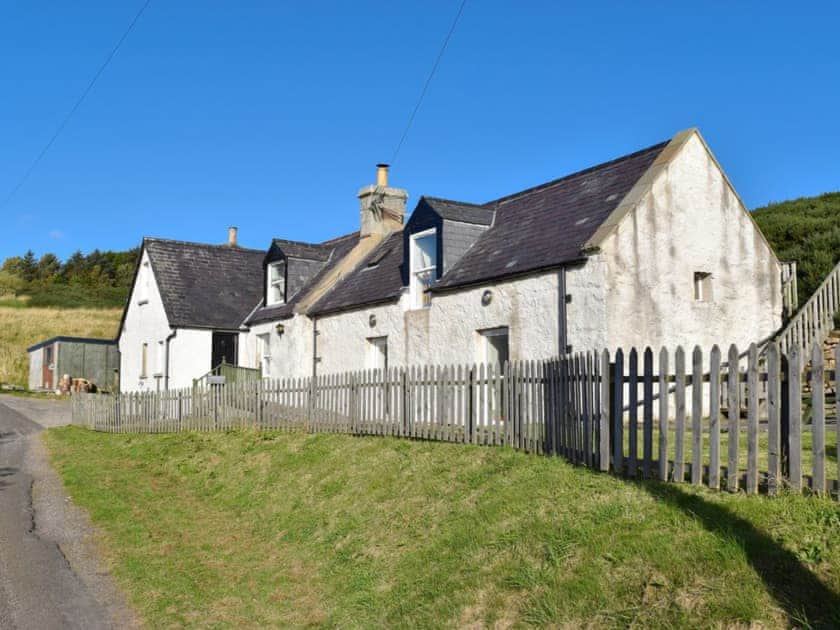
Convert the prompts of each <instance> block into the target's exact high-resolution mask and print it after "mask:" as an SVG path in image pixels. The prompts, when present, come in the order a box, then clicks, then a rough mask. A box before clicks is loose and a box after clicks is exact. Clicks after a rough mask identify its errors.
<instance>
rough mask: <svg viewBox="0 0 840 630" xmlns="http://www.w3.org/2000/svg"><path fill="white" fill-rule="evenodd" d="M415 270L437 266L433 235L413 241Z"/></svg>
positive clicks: (435, 243)
mask: <svg viewBox="0 0 840 630" xmlns="http://www.w3.org/2000/svg"><path fill="white" fill-rule="evenodd" d="M414 245H415V248H414V264H415V267H414V268H415V269H425V268H426V267H434V266H436V265H437V238H436V237H435V235H434V234H429V235H428V236H421V237H420V238H417V239H414Z"/></svg>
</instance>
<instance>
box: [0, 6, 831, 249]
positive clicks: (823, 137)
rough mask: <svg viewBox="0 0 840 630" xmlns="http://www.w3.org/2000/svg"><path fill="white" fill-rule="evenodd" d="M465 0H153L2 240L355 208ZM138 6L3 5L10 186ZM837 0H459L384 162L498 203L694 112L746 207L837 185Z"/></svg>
mask: <svg viewBox="0 0 840 630" xmlns="http://www.w3.org/2000/svg"><path fill="white" fill-rule="evenodd" d="M459 1H460V0H447V1H446V2H444V1H438V0H431V1H424V2H413V3H409V2H384V1H383V2H361V1H358V0H357V1H354V2H326V1H323V2H322V1H318V2H315V1H311V2H310V1H306V2H303V1H300V2H279V1H268V0H266V1H265V2H254V1H236V2H234V1H228V2H221V1H213V2H208V1H205V2H197V1H195V2H192V1H187V0H182V1H176V0H166V1H164V0H152V2H151V5H150V6H149V8H148V9H147V11H146V13H145V14H144V15H143V16H142V18H141V19H140V21H139V22H138V23H137V25H136V27H135V29H134V31H133V32H132V33H131V34H130V35H129V37H128V39H127V40H126V41H125V43H124V44H123V47H122V48H121V50H120V51H119V53H118V54H117V56H116V57H115V58H114V59H113V61H112V62H111V64H110V66H109V67H108V68H107V69H106V71H105V73H104V74H103V75H102V76H101V78H100V79H99V81H98V83H97V84H96V86H95V87H94V89H93V90H92V92H91V93H90V94H89V96H88V97H87V100H86V101H85V102H84V103H83V104H82V106H81V108H80V109H79V110H78V111H77V113H76V115H75V116H74V117H73V119H72V120H71V121H70V123H69V125H68V126H67V128H66V129H65V131H64V133H63V134H62V135H61V136H60V137H59V139H58V140H57V141H56V143H55V145H54V146H53V147H52V149H51V150H50V152H49V153H48V154H47V155H46V157H45V158H44V159H43V161H42V162H41V163H40V165H39V166H38V168H37V169H36V170H35V171H34V173H33V174H32V176H31V177H30V179H29V180H28V182H27V183H26V184H25V186H24V187H23V188H21V190H20V191H19V192H18V193H17V195H16V196H15V197H14V198H13V200H12V201H11V202H10V203H8V204H6V205H5V206H4V207H2V208H0V218H2V224H0V225H2V228H0V259H2V258H5V257H6V256H9V255H13V254H20V253H23V252H24V251H25V250H26V249H28V248H32V249H33V250H34V251H35V252H36V254H38V255H40V254H43V253H44V252H45V251H53V252H55V253H56V254H58V255H59V256H61V257H62V258H63V257H66V256H67V255H69V254H70V253H72V252H73V251H74V250H76V249H82V250H83V251H88V250H91V249H93V248H95V247H99V248H101V249H124V248H128V247H131V246H134V245H137V244H138V243H139V242H140V239H141V238H142V236H144V235H149V236H160V237H169V238H177V239H184V240H195V241H204V242H222V241H224V239H225V238H226V228H227V226H228V225H231V224H233V225H238V226H239V228H240V240H241V242H242V244H244V245H247V246H252V247H261V248H262V247H266V246H267V245H268V243H269V240H270V238H271V237H272V236H277V237H284V238H292V239H301V240H310V241H319V240H324V239H327V238H331V237H333V236H336V235H339V234H344V233H347V232H350V231H353V230H355V229H358V206H357V201H356V196H355V195H356V192H357V190H358V189H359V188H360V187H361V186H363V185H365V184H368V183H372V182H373V180H374V175H375V169H374V165H375V164H376V163H377V162H380V161H388V160H390V159H391V156H392V153H393V151H394V148H395V145H396V144H397V141H398V140H399V137H400V135H401V133H402V130H403V127H404V126H405V123H406V121H407V118H408V116H409V114H410V112H411V109H412V108H413V107H414V104H415V102H416V100H417V97H418V95H419V92H420V89H421V87H422V85H423V82H424V80H425V78H426V75H427V73H428V71H429V69H430V67H431V65H432V62H433V61H434V58H435V56H436V55H437V52H438V50H439V48H440V45H441V43H442V41H443V39H444V36H445V35H446V32H447V30H448V29H449V26H450V24H451V22H452V19H453V17H454V15H455V13H456V11H457V8H458V4H459ZM141 4H142V0H121V1H120V2H104V1H102V2H95V1H93V0H87V1H85V0H82V1H80V2H73V3H70V2H54V1H53V2H14V1H12V0H7V1H5V2H2V3H0V15H2V17H0V95H2V96H1V97H0V129H2V136H1V137H2V141H0V197H2V198H5V197H6V195H7V194H8V192H9V190H11V189H12V188H13V187H14V186H15V185H16V183H17V182H18V181H19V179H20V177H21V176H22V175H23V173H24V172H25V171H26V169H27V167H28V166H29V164H30V163H31V161H32V160H33V159H34V157H35V156H36V155H37V154H38V152H39V151H40V150H41V148H42V147H43V146H44V144H45V143H46V142H47V140H48V139H49V137H50V136H51V135H52V133H53V132H54V131H55V129H56V127H57V125H58V124H59V123H60V122H61V120H62V118H63V117H64V116H65V115H66V113H67V112H68V110H69V109H70V107H71V106H72V105H73V103H74V101H75V100H76V99H77V98H78V96H79V95H80V94H81V92H82V90H83V89H84V88H85V86H86V85H87V83H88V81H89V80H90V79H91V77H92V76H93V74H94V72H95V71H96V69H97V68H98V67H99V65H100V64H101V63H102V61H103V60H104V58H105V56H106V55H107V54H108V52H109V51H110V49H111V48H112V47H113V45H114V44H115V43H116V40H117V39H118V38H119V36H120V35H121V34H122V32H123V31H124V30H125V28H126V26H127V25H128V23H129V22H130V21H131V19H132V17H133V16H134V14H135V13H136V11H137V10H138V9H139V7H140V5H141ZM689 4H690V5H691V6H689ZM832 5H833V6H832ZM837 6H838V5H837V3H825V4H823V5H819V4H817V3H807V4H805V3H793V2H720V3H716V2H703V3H672V2H661V3H659V2H657V3H642V2H622V3H618V2H616V3H604V4H601V3H595V2H585V3H579V5H578V6H577V7H575V6H572V4H571V3H565V2H556V1H554V2H530V1H529V2H519V1H517V2H513V1H510V2H501V1H488V0H468V2H467V5H466V8H465V10H464V13H463V16H462V18H461V21H460V23H459V25H458V28H457V30H456V32H455V34H454V36H453V38H452V40H451V42H450V44H449V48H448V50H447V52H446V55H445V56H444V58H443V61H442V63H441V66H440V68H439V70H438V73H437V74H436V76H435V78H434V80H433V82H432V84H431V87H430V89H429V92H428V94H427V96H426V99H425V101H424V104H423V106H422V108H421V110H420V112H419V114H418V116H417V119H416V121H415V123H414V126H413V128H412V129H411V131H410V132H409V135H408V138H407V140H406V142H405V144H404V146H403V148H402V150H401V152H400V155H399V157H398V159H397V160H396V163H395V164H394V166H393V168H392V173H391V183H392V185H395V186H399V187H403V188H407V189H408V191H409V193H410V199H409V209H411V208H413V204H414V203H415V202H416V200H417V199H418V198H419V196H420V195H421V194H428V195H437V196H442V197H450V198H455V199H462V200H465V201H474V202H481V201H487V200H490V199H493V198H494V197H498V196H501V195H504V194H507V193H511V192H515V191H517V190H519V189H522V188H525V187H528V186H531V185H535V184H538V183H541V182H543V181H547V180H550V179H553V178H556V177H560V176H562V175H565V174H567V173H570V172H572V171H575V170H578V169H580V168H584V167H586V166H589V165H592V164H595V163H598V162H601V161H605V160H608V159H611V158H613V157H617V156H620V155H622V154H624V153H628V152H631V151H634V150H636V149H640V148H643V147H645V146H648V145H651V144H654V143H656V142H659V141H661V140H664V139H667V138H670V137H671V136H672V135H673V134H674V133H675V132H677V131H679V130H681V129H684V128H686V127H691V126H697V127H699V128H700V129H701V131H702V133H703V134H704V136H705V137H706V139H707V141H708V142H709V144H710V145H711V147H712V150H713V151H714V152H715V153H716V155H717V157H718V159H719V160H720V162H721V163H722V165H723V167H724V169H725V170H726V171H727V173H728V174H729V176H730V178H731V179H732V181H733V183H734V184H735V187H736V188H737V189H738V191H739V192H740V194H741V196H742V197H743V198H744V200H745V201H746V203H747V205H748V206H750V207H755V206H759V205H763V204H764V203H766V202H768V201H771V200H772V201H778V200H782V199H787V198H791V197H797V196H802V195H811V194H817V193H820V192H825V191H830V190H837V189H839V188H840V160H839V159H838V155H840V73H838V69H840V37H838V36H837V24H838V22H840V9H838V8H837Z"/></svg>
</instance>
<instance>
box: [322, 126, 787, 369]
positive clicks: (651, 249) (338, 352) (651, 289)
mask: <svg viewBox="0 0 840 630" xmlns="http://www.w3.org/2000/svg"><path fill="white" fill-rule="evenodd" d="M695 271H701V272H707V273H711V274H712V278H713V280H712V282H713V290H714V297H713V299H712V300H709V301H696V300H695V299H694V272H695ZM558 273H559V272H556V271H553V272H547V273H539V274H535V275H532V276H528V277H523V278H518V279H514V280H508V281H505V282H499V283H495V284H492V285H485V286H479V287H473V288H466V289H463V290H460V291H456V292H452V293H446V294H439V295H435V296H434V297H433V299H432V304H431V306H430V307H429V308H427V309H421V310H407V308H408V301H407V299H406V298H405V297H403V299H402V300H401V301H400V302H399V303H397V304H391V305H384V306H376V307H370V308H361V309H358V310H354V311H349V312H344V313H338V314H333V315H329V316H325V317H322V318H320V319H319V322H318V328H319V330H320V331H321V334H320V336H319V338H318V345H319V355H320V356H321V363H320V366H319V369H320V370H321V371H322V372H325V373H326V372H340V371H345V370H355V369H360V368H363V367H366V366H365V360H366V357H367V356H369V354H368V341H367V340H368V339H369V338H371V337H379V336H386V335H387V336H388V346H389V363H390V365H394V366H396V365H405V364H406V363H415V364H424V363H430V364H449V363H464V362H472V361H476V360H479V359H480V358H481V356H480V353H479V348H480V344H479V337H478V331H479V330H482V329H485V328H495V327H499V326H507V327H509V329H510V356H511V358H512V359H514V360H515V359H540V358H546V357H550V356H554V355H556V354H557V353H558V352H560V351H561V349H560V348H558V340H559V327H560V310H559V304H560V300H561V299H562V296H560V295H559V290H558V286H559V283H558ZM780 274H781V267H780V265H779V262H778V260H777V259H776V257H775V255H774V254H773V252H772V250H771V249H770V248H769V246H768V245H767V243H766V241H765V240H764V239H763V237H762V236H761V234H760V232H759V231H758V228H757V227H756V226H755V224H754V223H753V221H752V219H751V218H750V216H749V215H748V214H747V212H746V210H745V208H744V207H743V206H742V205H741V202H740V200H739V199H738V197H737V195H736V194H735V192H734V190H732V188H731V186H730V184H729V182H728V181H727V180H726V178H725V176H724V175H723V173H722V172H721V170H720V168H719V167H718V165H717V163H716V161H715V160H714V159H713V158H712V156H711V155H710V154H709V152H708V151H707V149H706V147H705V145H704V143H703V142H702V141H701V140H700V138H699V136H697V135H696V134H694V135H692V136H691V137H689V138H688V140H687V141H686V142H685V143H684V144H683V145H682V146H681V148H680V149H679V150H678V151H677V152H676V154H675V155H674V156H673V157H672V159H671V161H670V163H669V164H668V165H667V167H666V168H665V169H664V170H663V171H662V172H661V173H660V174H659V175H658V176H657V177H656V178H655V179H654V180H653V184H652V188H651V190H650V191H649V192H648V193H647V194H645V195H644V196H643V197H642V199H641V201H640V203H639V204H638V206H637V207H636V208H635V209H633V210H632V211H631V212H630V213H628V214H627V215H626V216H625V217H624V218H623V219H622V220H621V221H620V222H619V224H618V226H617V228H616V230H615V231H614V232H613V233H612V234H610V235H609V236H608V237H607V238H606V239H605V240H604V241H603V242H602V244H601V247H600V249H599V250H598V251H595V252H593V253H592V254H591V255H590V256H589V257H588V258H587V260H586V261H585V263H583V264H581V265H577V266H573V267H569V268H568V269H567V271H566V292H567V293H568V295H570V297H571V301H570V302H569V303H568V304H567V305H566V312H567V343H568V344H570V345H571V346H572V350H573V351H575V352H577V351H582V350H595V349H603V348H616V347H624V348H629V347H631V346H637V347H639V348H640V349H642V348H643V347H644V346H646V345H650V346H653V347H655V348H656V349H657V353H658V348H659V347H660V346H662V345H665V346H667V347H669V348H675V347H676V346H677V345H683V346H685V349H686V352H687V354H688V355H689V356H690V353H691V349H692V348H693V345H694V344H700V345H702V346H703V347H704V348H706V349H707V352H706V355H708V348H711V346H712V345H713V344H715V343H717V344H720V345H721V347H724V346H726V345H728V344H730V343H737V344H739V345H740V346H741V347H742V348H744V349H746V347H747V345H748V344H749V343H750V342H753V341H759V340H761V339H764V338H765V337H767V336H769V335H770V334H772V333H773V332H774V331H776V330H777V329H778V327H779V326H780V324H781V309H782V297H781V276H780ZM486 290H490V291H492V292H493V300H492V302H491V303H490V304H489V305H487V306H483V305H482V304H481V296H482V294H483V293H484V292H485V291H486ZM371 315H373V316H374V317H375V319H376V325H375V326H370V324H369V321H370V317H371Z"/></svg>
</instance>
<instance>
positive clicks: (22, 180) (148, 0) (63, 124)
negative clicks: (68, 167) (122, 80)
mask: <svg viewBox="0 0 840 630" xmlns="http://www.w3.org/2000/svg"><path fill="white" fill-rule="evenodd" d="M151 1H152V0H146V2H144V3H143V6H142V7H140V10H139V11H138V12H137V14H136V15H135V16H134V19H133V20H131V23H130V24H129V25H128V28H127V29H125V32H123V34H122V37H120V39H119V40H118V41H117V44H116V45H115V46H114V47H113V48H112V49H111V52H110V53H109V54H108V56H107V57H106V58H105V61H104V62H103V63H102V65H101V66H99V70H97V71H96V74H94V75H93V78H92V79H91V80H90V83H88V85H87V87H86V88H85V90H84V92H82V95H81V96H80V97H79V98H78V99H77V100H76V103H75V104H74V105H73V107H72V109H71V110H70V111H69V112H68V113H67V115H66V116H65V117H64V120H62V121H61V124H60V125H59V126H58V129H56V130H55V133H54V134H53V135H52V137H51V138H50V140H49V142H47V144H46V145H44V148H43V149H41V152H40V153H39V154H38V157H36V158H35V160H34V161H33V162H32V164H30V165H29V168H28V169H27V170H26V172H25V173H24V174H23V177H21V178H20V181H19V182H18V183H17V185H16V186H15V187H14V188H13V189H12V191H11V192H10V193H9V194H8V196H7V197H6V199H5V200H4V201H3V205H2V207H6V205H8V203H9V202H10V201H11V200H12V198H13V197H14V196H15V195H16V194H17V192H18V191H19V190H20V189H21V188H22V187H23V185H24V184H25V183H26V180H28V179H29V176H30V175H32V172H33V171H34V170H35V168H36V167H37V166H38V163H39V162H40V161H41V160H42V159H43V157H44V156H45V155H46V154H47V151H49V150H50V147H52V145H53V143H54V142H55V141H56V139H57V138H58V136H59V135H61V132H62V131H64V128H65V127H66V126H67V123H69V122H70V119H71V118H72V117H73V114H75V113H76V110H77V109H79V106H80V105H81V104H82V102H83V101H84V100H85V98H86V97H87V95H88V94H89V93H90V91H91V90H92V89H93V86H94V85H95V84H96V81H97V80H98V79H99V77H100V76H101V75H102V73H103V72H104V71H105V68H107V67H108V64H109V63H111V60H112V59H113V58H114V55H116V54H117V51H118V50H119V49H120V46H122V44H123V42H124V41H125V39H126V37H128V35H129V33H131V31H132V30H134V25H135V24H137V21H138V20H139V19H140V16H142V15H143V12H144V11H145V10H146V7H148V6H149V3H151Z"/></svg>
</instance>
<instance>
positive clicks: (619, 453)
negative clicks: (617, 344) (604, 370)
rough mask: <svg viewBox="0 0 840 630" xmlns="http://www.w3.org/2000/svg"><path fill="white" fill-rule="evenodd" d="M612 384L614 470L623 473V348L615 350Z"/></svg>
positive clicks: (617, 473)
mask: <svg viewBox="0 0 840 630" xmlns="http://www.w3.org/2000/svg"><path fill="white" fill-rule="evenodd" d="M612 385H613V392H612V393H613V404H612V427H613V430H612V436H611V437H612V443H613V472H614V473H615V474H616V475H621V474H622V473H623V472H624V435H623V429H624V426H623V425H624V412H623V409H624V402H623V399H624V353H623V352H622V351H621V348H619V349H618V350H616V352H615V363H614V364H613V378H612Z"/></svg>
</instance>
